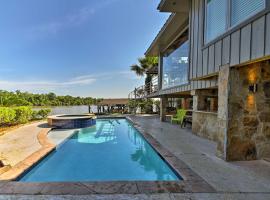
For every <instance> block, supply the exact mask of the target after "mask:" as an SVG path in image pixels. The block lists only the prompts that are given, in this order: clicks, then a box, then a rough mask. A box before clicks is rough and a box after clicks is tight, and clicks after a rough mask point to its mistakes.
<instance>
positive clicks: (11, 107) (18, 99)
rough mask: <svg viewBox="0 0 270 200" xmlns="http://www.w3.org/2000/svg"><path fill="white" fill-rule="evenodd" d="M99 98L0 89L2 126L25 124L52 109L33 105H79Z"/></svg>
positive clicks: (45, 114) (44, 116)
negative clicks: (36, 108)
mask: <svg viewBox="0 0 270 200" xmlns="http://www.w3.org/2000/svg"><path fill="white" fill-rule="evenodd" d="M98 101H100V100H99V99H95V98H92V97H85V98H84V97H72V96H69V95H67V96H57V95H56V94H54V93H48V94H32V93H29V92H21V91H19V90H17V91H16V92H9V91H4V90H0V127H9V126H15V125H18V124H25V123H28V122H30V121H35V120H41V119H44V118H46V117H47V116H48V115H49V113H50V112H51V110H50V109H47V108H41V109H38V110H35V109H33V106H38V107H42V106H43V107H50V106H79V105H93V104H96V103H97V102H98Z"/></svg>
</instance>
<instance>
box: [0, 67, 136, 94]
mask: <svg viewBox="0 0 270 200" xmlns="http://www.w3.org/2000/svg"><path fill="white" fill-rule="evenodd" d="M115 78H121V79H129V80H136V79H139V78H138V77H137V76H136V75H135V74H134V73H133V72H131V71H113V72H106V73H99V74H94V75H93V74H88V75H82V76H76V77H73V78H71V79H68V80H66V81H62V82H61V81H55V80H49V81H48V80H40V81H7V80H3V79H2V80H0V89H1V90H22V91H42V92H44V91H52V90H56V89H68V88H71V87H76V86H88V85H91V84H94V83H96V82H98V81H104V80H108V79H115Z"/></svg>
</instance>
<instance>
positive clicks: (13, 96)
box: [0, 90, 100, 107]
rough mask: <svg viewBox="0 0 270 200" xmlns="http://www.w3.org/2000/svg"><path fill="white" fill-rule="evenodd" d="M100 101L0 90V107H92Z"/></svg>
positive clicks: (89, 98) (52, 94)
mask: <svg viewBox="0 0 270 200" xmlns="http://www.w3.org/2000/svg"><path fill="white" fill-rule="evenodd" d="M99 101H100V99H96V98H92V97H72V96H69V95H66V96H57V95H56V94H54V93H52V92H50V93H48V94H33V93H29V92H21V91H19V90H17V91H16V92H8V91H4V90H0V107H1V106H2V107H13V106H79V105H94V104H96V103H97V102H99Z"/></svg>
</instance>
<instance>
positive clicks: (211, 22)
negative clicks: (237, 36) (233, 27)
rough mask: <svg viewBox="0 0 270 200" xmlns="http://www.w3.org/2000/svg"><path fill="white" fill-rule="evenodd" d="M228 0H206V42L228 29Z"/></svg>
mask: <svg viewBox="0 0 270 200" xmlns="http://www.w3.org/2000/svg"><path fill="white" fill-rule="evenodd" d="M226 6H227V0H206V12H205V13H206V16H205V19H206V24H205V29H206V33H205V40H206V42H208V41H210V40H212V39H214V38H216V37H217V36H218V35H220V34H222V33H223V32H224V31H225V30H226V9H225V8H226Z"/></svg>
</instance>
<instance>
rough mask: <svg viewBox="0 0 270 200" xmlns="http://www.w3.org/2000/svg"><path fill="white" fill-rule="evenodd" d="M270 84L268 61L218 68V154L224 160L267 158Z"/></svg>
mask: <svg viewBox="0 0 270 200" xmlns="http://www.w3.org/2000/svg"><path fill="white" fill-rule="evenodd" d="M253 84H256V85H257V88H258V90H257V91H255V92H254V91H249V86H250V85H253ZM269 86H270V62H269V61H263V62H259V63H254V64H250V65H247V66H243V67H241V68H229V67H223V68H222V69H221V70H220V73H219V102H218V136H219V137H218V139H219V140H218V146H217V153H218V155H219V156H220V157H222V158H223V159H225V160H228V161H233V160H254V159H260V158H263V157H270V99H269V95H270V87H269Z"/></svg>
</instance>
